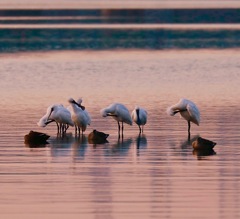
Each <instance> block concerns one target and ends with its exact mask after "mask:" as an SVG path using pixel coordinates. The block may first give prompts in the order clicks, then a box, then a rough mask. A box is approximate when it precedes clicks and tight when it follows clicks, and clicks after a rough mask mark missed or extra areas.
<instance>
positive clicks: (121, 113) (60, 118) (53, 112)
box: [37, 98, 200, 135]
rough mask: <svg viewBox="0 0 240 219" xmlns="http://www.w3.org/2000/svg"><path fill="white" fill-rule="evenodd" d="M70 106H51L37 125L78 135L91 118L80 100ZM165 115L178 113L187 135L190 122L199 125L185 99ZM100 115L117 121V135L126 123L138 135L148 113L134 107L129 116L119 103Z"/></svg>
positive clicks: (195, 112) (197, 115)
mask: <svg viewBox="0 0 240 219" xmlns="http://www.w3.org/2000/svg"><path fill="white" fill-rule="evenodd" d="M68 102H69V103H70V106H68V107H67V108H66V107H64V106H63V105H62V104H53V105H51V106H49V107H48V108H47V112H46V114H45V115H44V116H43V117H42V118H41V119H40V120H39V122H38V123H37V124H38V126H40V127H46V126H47V125H48V124H50V123H52V122H56V124H57V130H58V133H65V132H66V131H67V129H68V128H69V126H74V127H75V133H76V134H80V133H82V134H83V132H84V131H85V130H86V129H87V126H88V125H90V124H91V117H90V115H89V113H88V111H87V110H86V109H85V107H84V106H83V105H82V99H81V98H80V99H79V100H78V101H75V100H74V99H72V98H70V99H69V100H68ZM167 113H168V114H169V115H171V116H174V115H175V114H177V113H180V115H181V117H182V118H184V119H185V120H186V121H187V122H188V133H189V134H190V127H191V126H190V124H191V122H192V123H194V124H196V125H199V123H200V112H199V110H198V108H197V106H196V104H195V103H193V102H192V101H190V100H187V99H181V100H180V101H179V102H178V103H177V104H175V105H173V106H171V107H169V108H168V109H167ZM100 114H101V115H102V116H103V117H109V116H110V117H112V118H113V119H114V120H116V121H117V124H118V133H119V135H120V133H121V132H122V134H123V129H124V126H123V124H124V123H126V124H128V125H132V123H133V122H135V123H136V124H137V125H138V127H139V133H142V132H143V126H144V125H145V124H146V123H147V117H148V113H147V111H146V110H145V109H143V108H141V107H135V109H134V110H133V111H132V114H130V112H129V110H128V109H127V108H126V106H124V105H123V104H121V103H113V104H111V105H109V106H108V107H106V108H104V109H102V110H101V111H100Z"/></svg>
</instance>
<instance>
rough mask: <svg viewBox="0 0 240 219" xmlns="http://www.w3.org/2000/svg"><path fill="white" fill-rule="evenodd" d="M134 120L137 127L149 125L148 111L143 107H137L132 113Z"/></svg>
mask: <svg viewBox="0 0 240 219" xmlns="http://www.w3.org/2000/svg"><path fill="white" fill-rule="evenodd" d="M137 110H138V113H137ZM132 120H133V121H134V122H135V123H136V124H137V125H145V124H146V123H147V111H146V110H145V109H143V108H141V107H135V109H134V110H133V111H132Z"/></svg>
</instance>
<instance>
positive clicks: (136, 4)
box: [0, 0, 240, 9]
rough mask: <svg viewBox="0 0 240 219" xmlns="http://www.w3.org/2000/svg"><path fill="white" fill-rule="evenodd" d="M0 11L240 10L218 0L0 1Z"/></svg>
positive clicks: (238, 4) (237, 4)
mask: <svg viewBox="0 0 240 219" xmlns="http://www.w3.org/2000/svg"><path fill="white" fill-rule="evenodd" d="M0 8H1V9H183V8H185V9H187V8H188V9H194V8H195V9H196V8H198V9H206V8H208V9H211V8H218V9H220V8H221V9H230V8H235V9H236V8H240V1H234V0H229V1H219V0H211V1H207V0H167V1H165V0H163V1H162V0H147V1H144V0H134V1H130V0H114V1H113V0H105V1H102V0H91V1H88V0H80V1H76V0H58V1H56V0H52V1H48V0H39V1H34V2H32V1H31V0H21V1H19V0H2V1H1V2H0Z"/></svg>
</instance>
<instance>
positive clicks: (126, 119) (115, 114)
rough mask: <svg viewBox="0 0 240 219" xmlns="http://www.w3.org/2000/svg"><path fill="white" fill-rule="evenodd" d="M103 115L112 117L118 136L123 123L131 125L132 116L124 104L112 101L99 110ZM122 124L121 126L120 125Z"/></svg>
mask: <svg viewBox="0 0 240 219" xmlns="http://www.w3.org/2000/svg"><path fill="white" fill-rule="evenodd" d="M100 113H101V115H102V116H103V117H108V116H110V117H112V118H113V119H114V120H116V121H117V124H118V136H119V137H120V133H121V131H122V136H123V130H124V123H126V124H128V125H132V118H131V115H130V113H129V111H128V109H127V107H126V106H124V105H123V104H121V103H113V104H111V105H109V106H108V107H106V108H104V109H102V110H101V111H100ZM121 125H122V127H121Z"/></svg>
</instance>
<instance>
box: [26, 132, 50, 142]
mask: <svg viewBox="0 0 240 219" xmlns="http://www.w3.org/2000/svg"><path fill="white" fill-rule="evenodd" d="M49 137H50V136H49V135H47V134H45V133H41V132H35V131H30V132H29V134H27V135H25V136H24V143H25V144H28V145H42V144H48V142H47V139H48V138H49Z"/></svg>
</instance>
